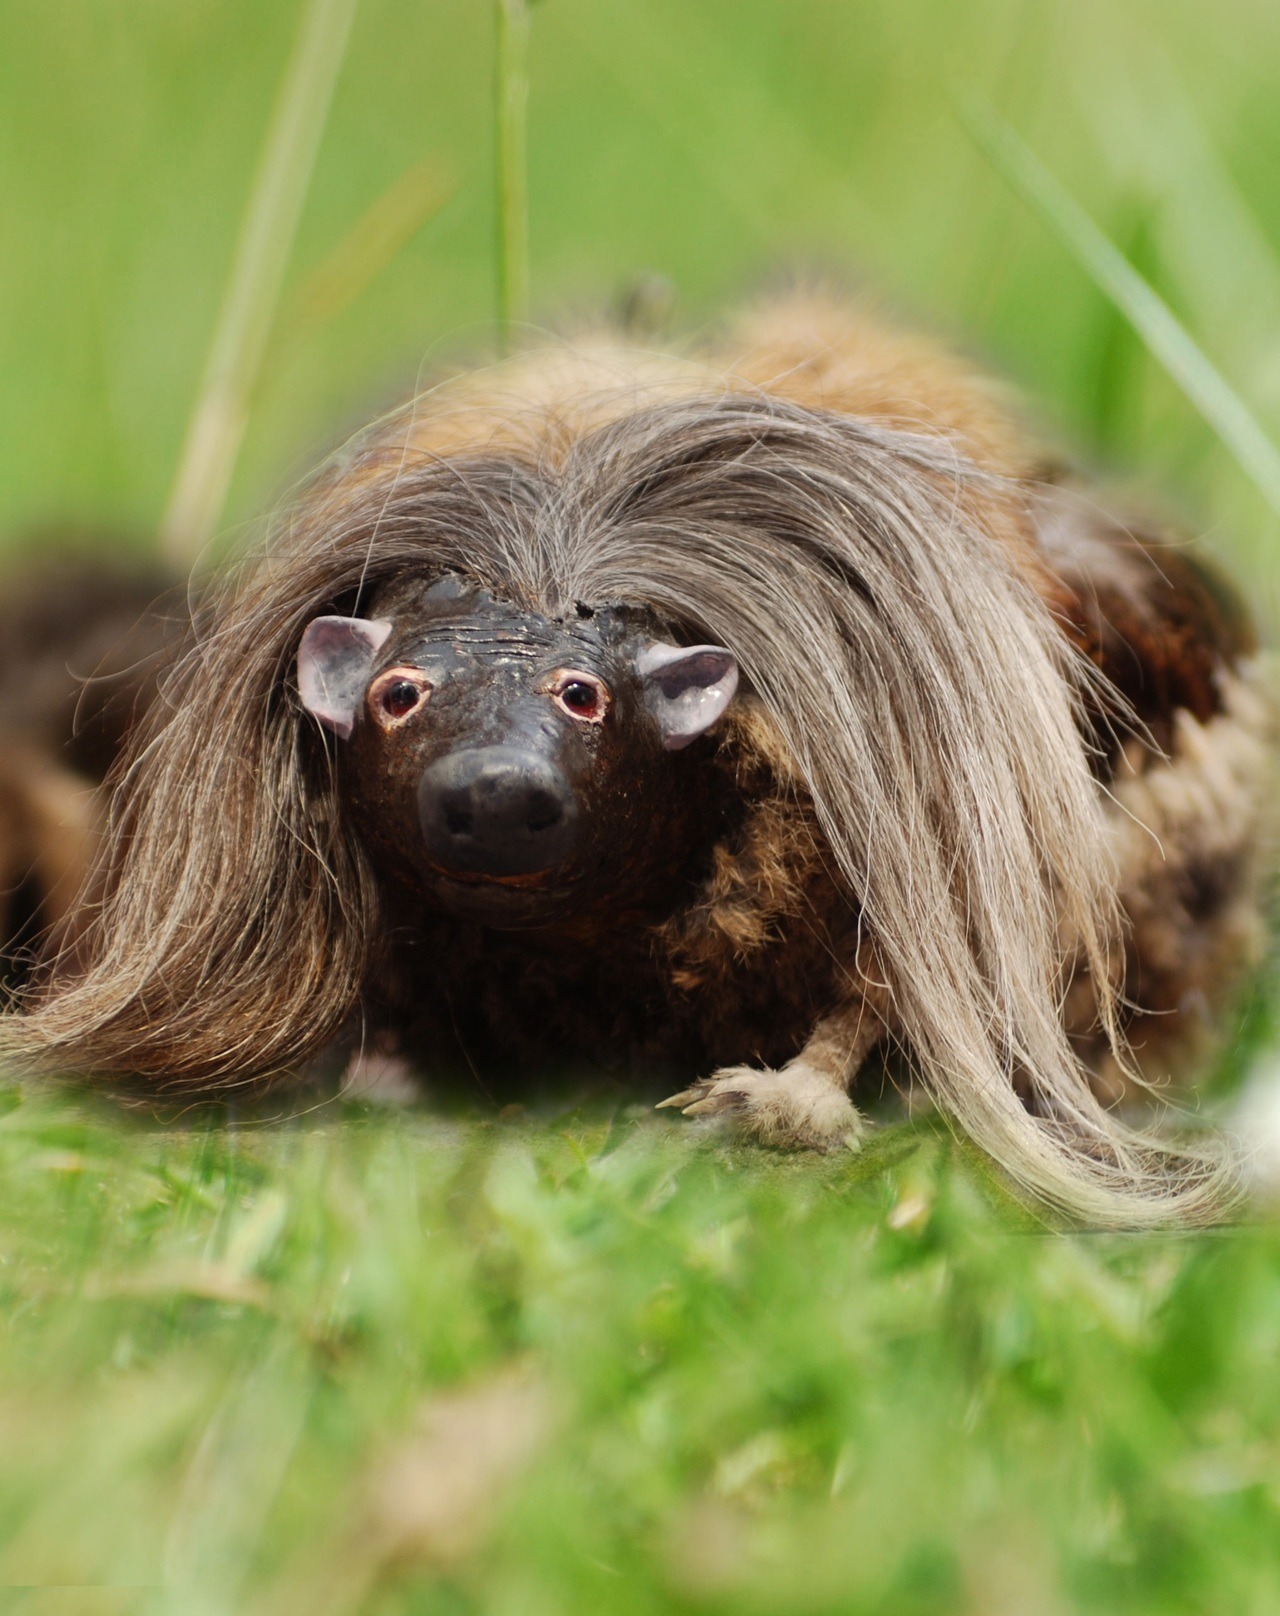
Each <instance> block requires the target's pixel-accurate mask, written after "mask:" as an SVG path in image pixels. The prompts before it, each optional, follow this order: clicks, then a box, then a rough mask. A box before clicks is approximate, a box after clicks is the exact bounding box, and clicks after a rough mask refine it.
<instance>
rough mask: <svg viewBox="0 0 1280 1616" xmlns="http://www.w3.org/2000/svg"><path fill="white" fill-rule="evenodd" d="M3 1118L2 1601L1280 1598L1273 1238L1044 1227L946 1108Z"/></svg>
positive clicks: (737, 1602)
mask: <svg viewBox="0 0 1280 1616" xmlns="http://www.w3.org/2000/svg"><path fill="white" fill-rule="evenodd" d="M3 1105H4V1107H5V1108H6V1112H5V1115H4V1116H3V1118H2V1119H0V1197H2V1198H3V1205H4V1206H5V1208H6V1215H5V1218H4V1222H3V1227H2V1229H0V1454H3V1464H0V1584H5V1585H8V1586H10V1587H11V1588H13V1589H14V1592H12V1593H11V1594H10V1595H9V1600H10V1603H9V1604H3V1603H2V1601H3V1597H4V1596H3V1595H0V1608H3V1609H4V1610H6V1611H9V1610H15V1611H19V1610H20V1611H23V1612H26V1613H28V1616H36V1613H37V1612H45V1611H52V1610H57V1611H64V1610H66V1611H72V1612H76V1613H80V1612H90V1613H94V1612H98V1611H102V1612H111V1613H115V1612H125V1611H135V1610H137V1611H140V1612H156V1613H159V1612H180V1613H182V1616H202V1613H204V1612H208V1613H210V1616H214V1613H219V1616H220V1613H224V1612H225V1613H228V1616H230V1613H234V1616H253V1613H258V1612H262V1613H277V1612H279V1613H283V1612H294V1611H298V1612H303V1611H305V1612H309V1613H310V1612H314V1613H319V1616H328V1613H338V1612H350V1611H356V1610H359V1611H362V1612H363V1611H368V1612H377V1613H383V1612H385V1613H387V1616H390V1613H393V1612H397V1613H398V1612H409V1611H415V1612H416V1611H422V1612H436V1611H439V1612H450V1613H454V1612H458V1613H461V1612H468V1611H480V1610H483V1611H486V1612H512V1613H515V1612H519V1613H521V1616H529V1613H539V1612H543V1611H545V1612H548V1613H550V1612H564V1611H605V1610H607V1611H610V1612H613V1611H619V1612H622V1611H635V1612H642V1611H643V1612H649V1611H655V1612H656V1611H686V1610H687V1611H694V1610H699V1611H726V1612H729V1611H732V1612H734V1613H746V1612H753V1611H760V1612H764V1611H769V1612H773V1611H786V1612H821V1611H842V1612H844V1611H867V1612H873V1611H874V1612H885V1613H886V1616H889V1613H892V1616H916V1613H919V1616H926V1613H933V1612H938V1613H942V1612H946V1613H948V1616H950V1613H955V1612H973V1613H975V1616H978V1613H981V1616H1000V1613H1002V1612H1009V1613H1013V1612H1018V1613H1022V1612H1034V1613H1037V1616H1040V1613H1048V1616H1052V1613H1054V1612H1073V1611H1082V1612H1083V1611H1088V1612H1090V1613H1105V1612H1112V1611H1124V1612H1183V1611H1185V1612H1209V1611H1213V1612H1217V1611H1223V1612H1226V1611H1230V1612H1232V1613H1239V1616H1244V1613H1249V1612H1259V1613H1262V1612H1268V1613H1270V1612H1274V1611H1275V1610H1276V1609H1280V1449H1278V1446H1277V1431H1280V1375H1278V1374H1277V1372H1276V1342H1277V1339H1278V1338H1280V1229H1277V1228H1272V1227H1263V1226H1255V1227H1251V1228H1241V1229H1237V1230H1233V1231H1229V1232H1225V1233H1220V1234H1217V1235H1208V1236H1205V1235H1200V1236H1196V1237H1194V1238H1193V1237H1181V1238H1179V1237H1172V1236H1170V1237H1163V1236H1162V1237H1154V1238H1153V1237H1120V1236H1109V1237H1105V1238H1101V1237H1096V1236H1095V1237H1090V1236H1069V1235H1061V1234H1056V1235H1048V1234H1046V1233H1045V1232H1044V1231H1042V1230H1040V1229H1038V1228H1037V1227H1036V1226H1035V1225H1034V1224H1033V1223H1032V1222H1031V1221H1030V1220H1029V1219H1028V1218H1027V1216H1026V1215H1025V1214H1023V1213H1020V1212H1019V1211H1018V1210H1017V1209H1016V1208H1014V1207H1013V1206H1012V1205H1011V1204H1010V1203H1009V1202H1008V1200H1007V1198H1006V1197H1005V1196H1004V1195H1003V1194H1002V1193H1001V1191H1000V1190H999V1188H998V1186H996V1185H994V1184H993V1183H992V1182H991V1180H990V1178H989V1176H988V1175H987V1174H986V1173H985V1172H984V1170H983V1169H982V1167H981V1165H980V1164H979V1163H978V1162H976V1161H975V1160H974V1159H973V1158H972V1157H970V1156H969V1155H968V1154H967V1152H966V1151H965V1150H963V1149H962V1148H961V1147H959V1146H957V1145H956V1144H955V1143H953V1142H952V1141H951V1140H950V1138H949V1136H948V1135H947V1134H946V1133H945V1132H944V1131H942V1130H941V1129H940V1128H939V1127H938V1126H937V1125H936V1124H934V1123H931V1122H924V1123H914V1124H903V1125H900V1126H898V1127H895V1128H890V1129H887V1130H886V1131H884V1132H883V1133H882V1134H880V1135H879V1136H878V1138H877V1141H876V1142H875V1144H874V1145H873V1146H872V1148H871V1149H870V1150H869V1151H868V1152H867V1153H866V1154H865V1155H864V1156H863V1157H861V1158H860V1159H849V1160H846V1161H825V1162H815V1161H811V1160H805V1161H800V1160H787V1159H781V1158H776V1157H770V1156H768V1155H765V1154H764V1153H760V1152H756V1151H753V1150H749V1149H744V1148H736V1147H733V1146H730V1145H729V1144H728V1143H726V1142H725V1141H724V1140H723V1139H721V1138H719V1137H717V1136H715V1135H713V1134H712V1135H708V1134H703V1133H700V1132H698V1131H697V1130H695V1129H690V1128H687V1127H680V1126H677V1125H675V1124H670V1123H669V1122H668V1121H667V1119H655V1118H653V1117H652V1116H651V1114H647V1113H645V1112H642V1111H641V1110H639V1108H634V1109H622V1110H618V1111H616V1112H614V1111H611V1110H610V1109H609V1107H608V1106H605V1105H602V1103H601V1102H599V1101H596V1102H594V1103H593V1106H592V1107H591V1108H589V1109H588V1110H586V1111H582V1112H568V1113H565V1114H563V1115H559V1116H556V1115H551V1114H543V1115H532V1114H528V1113H522V1114H521V1115H519V1116H516V1117H513V1118H511V1119H505V1118H503V1119H499V1120H497V1121H493V1122H479V1121H468V1122H457V1121H444V1120H440V1119H438V1118H433V1117H432V1116H430V1115H428V1114H426V1113H425V1112H424V1113H410V1114H396V1115H385V1114H381V1113H376V1112H374V1111H372V1110H362V1109H358V1108H350V1107H348V1108H343V1107H340V1106H336V1105H335V1106H330V1107H327V1108H324V1109H322V1110H321V1111H319V1112H316V1113H313V1114H312V1115H310V1116H308V1117H305V1118H301V1119H299V1120H297V1121H295V1122H292V1123H288V1124H275V1125H271V1126H256V1127H245V1126H241V1127H238V1128H237V1127H233V1126H229V1125H227V1124H226V1123H225V1122H218V1123H216V1124H212V1123H208V1122H205V1123H201V1124H200V1125H199V1126H195V1127H178V1128H168V1129H160V1128H154V1127H141V1126H138V1125H135V1124H129V1123H125V1122H122V1121H121V1120H120V1119H119V1118H118V1117H116V1116H114V1115H110V1114H105V1113H102V1112H100V1111H98V1110H97V1109H96V1108H93V1107H90V1106H87V1105H85V1104H83V1103H81V1102H77V1101H76V1100H75V1099H74V1098H61V1097H59V1098H53V1097H48V1096H31V1095H26V1096H21V1095H20V1094H19V1093H18V1091H16V1090H11V1091H6V1092H4V1094H3ZM50 1585H61V1588H62V1590H63V1591H62V1592H56V1591H55V1592H53V1593H51V1592H49V1591H48V1590H49V1586H50ZM95 1585H105V1586H95ZM24 1589H26V1590H27V1591H25V1592H24V1591H23V1590H24ZM51 1600H55V1601H61V1602H57V1603H50V1601H51Z"/></svg>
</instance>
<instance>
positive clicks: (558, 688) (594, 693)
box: [551, 672, 609, 724]
mask: <svg viewBox="0 0 1280 1616" xmlns="http://www.w3.org/2000/svg"><path fill="white" fill-rule="evenodd" d="M551 694H552V695H553V696H554V697H555V699H556V701H557V702H559V704H560V706H561V707H562V708H563V709H564V710H565V712H567V713H568V714H569V716H570V718H580V719H583V720H584V721H585V722H586V723H588V724H598V723H599V722H600V720H601V719H602V718H603V717H604V715H605V712H606V710H607V709H608V706H609V691H608V688H607V687H606V686H605V684H604V683H603V681H601V680H600V679H597V678H595V677H594V675H592V674H589V673H576V672H566V673H561V674H557V675H556V678H555V680H554V681H553V683H552V685H551Z"/></svg>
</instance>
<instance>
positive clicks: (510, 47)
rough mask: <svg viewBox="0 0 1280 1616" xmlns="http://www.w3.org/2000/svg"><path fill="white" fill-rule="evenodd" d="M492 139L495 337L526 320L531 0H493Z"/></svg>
mask: <svg viewBox="0 0 1280 1616" xmlns="http://www.w3.org/2000/svg"><path fill="white" fill-rule="evenodd" d="M494 21H495V39H494V78H495V83H494V139H495V145H496V148H497V149H496V153H495V157H496V162H495V171H496V181H497V192H496V198H495V200H496V204H497V238H498V239H497V253H498V264H497V268H498V336H499V340H500V342H501V344H502V347H503V349H504V350H505V349H508V348H510V346H511V336H512V330H513V328H514V327H515V326H516V325H518V324H521V323H522V322H524V321H526V320H528V318H529V196H528V112H529V0H496V5H495V18H494Z"/></svg>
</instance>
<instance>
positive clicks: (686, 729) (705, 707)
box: [636, 643, 738, 752]
mask: <svg viewBox="0 0 1280 1616" xmlns="http://www.w3.org/2000/svg"><path fill="white" fill-rule="evenodd" d="M636 671H637V672H638V673H639V675H640V677H641V678H642V679H643V680H644V699H645V705H646V706H647V707H648V709H649V711H650V712H651V713H652V714H653V716H654V717H655V718H656V719H657V720H658V728H659V729H660V730H661V731H662V744H663V746H665V747H666V749H667V751H668V752H677V751H679V750H680V748H681V747H682V746H688V745H689V743H690V742H691V741H696V740H697V738H698V736H699V735H702V734H704V733H705V732H706V731H707V730H709V729H710V728H711V726H712V724H714V723H715V721H716V719H717V718H719V717H720V715H721V714H722V713H723V712H724V710H725V708H726V707H727V706H728V705H729V703H730V702H731V701H732V700H733V693H734V691H735V690H737V688H738V659H737V658H736V657H735V656H734V654H733V652H732V651H726V650H725V648H724V647H723V646H722V645H663V644H661V643H654V644H653V645H647V646H645V648H644V650H643V651H641V653H640V655H639V656H638V657H637V658H636Z"/></svg>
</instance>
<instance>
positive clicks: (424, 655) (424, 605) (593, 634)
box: [373, 576, 628, 677]
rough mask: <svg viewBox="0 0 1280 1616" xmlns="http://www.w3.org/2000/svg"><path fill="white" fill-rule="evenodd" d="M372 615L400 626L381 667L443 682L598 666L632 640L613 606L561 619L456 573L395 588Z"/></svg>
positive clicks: (384, 652) (582, 609) (580, 610)
mask: <svg viewBox="0 0 1280 1616" xmlns="http://www.w3.org/2000/svg"><path fill="white" fill-rule="evenodd" d="M373 613H374V615H375V616H378V617H385V618H387V619H388V620H389V621H390V622H391V623H392V624H393V625H394V626H393V629H392V632H391V634H390V636H389V637H388V639H387V642H386V644H385V646H384V647H383V649H382V654H381V656H380V657H379V659H378V661H379V664H380V665H381V666H384V667H390V666H391V665H393V664H394V663H399V662H403V663H408V664H410V665H411V666H413V667H420V668H422V669H423V670H424V671H427V670H429V671H431V672H433V673H435V674H436V675H437V676H439V677H448V676H449V675H452V674H458V673H465V672H466V671H468V670H476V671H478V670H479V669H480V668H484V669H485V670H486V671H498V670H502V671H509V672H517V671H519V670H520V669H521V668H523V667H528V668H529V669H530V670H532V669H533V668H534V667H545V666H546V665H547V664H548V663H552V662H565V661H569V662H575V663H578V664H582V665H585V666H586V667H587V668H588V669H594V668H599V667H600V666H601V665H602V664H603V663H605V662H606V661H607V660H609V659H610V657H611V655H612V654H613V653H614V652H615V651H616V649H617V647H618V646H619V645H620V644H621V642H622V641H623V640H624V639H625V638H627V637H628V625H627V624H626V622H625V621H624V619H623V614H622V613H621V612H619V611H618V610H616V609H614V608H609V607H605V608H599V609H593V608H590V607H587V606H585V605H584V606H579V607H578V608H576V610H574V611H573V613H572V614H571V615H569V616H566V617H565V618H564V619H554V618H549V617H545V616H543V615H542V614H541V613H539V612H535V611H530V610H528V609H527V608H524V607H520V606H517V605H515V604H513V603H512V602H510V601H504V600H501V599H498V598H497V597H495V596H494V595H491V594H490V593H488V591H486V590H484V589H481V588H479V587H477V586H476V585H474V584H470V583H467V582H466V581H464V580H463V579H460V578H456V577H452V576H448V577H444V578H441V579H438V580H436V581H435V582H428V581H425V580H420V581H416V582H414V583H411V584H409V585H408V586H406V585H405V584H403V583H399V584H396V585H393V586H392V587H391V588H389V589H388V590H387V591H385V592H380V593H379V594H378V595H376V596H375V597H374V601H373Z"/></svg>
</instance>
